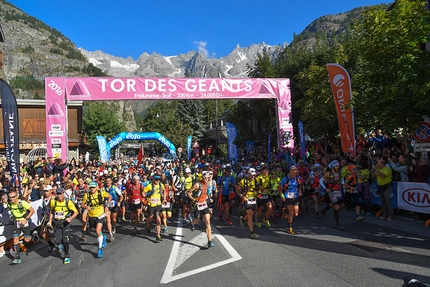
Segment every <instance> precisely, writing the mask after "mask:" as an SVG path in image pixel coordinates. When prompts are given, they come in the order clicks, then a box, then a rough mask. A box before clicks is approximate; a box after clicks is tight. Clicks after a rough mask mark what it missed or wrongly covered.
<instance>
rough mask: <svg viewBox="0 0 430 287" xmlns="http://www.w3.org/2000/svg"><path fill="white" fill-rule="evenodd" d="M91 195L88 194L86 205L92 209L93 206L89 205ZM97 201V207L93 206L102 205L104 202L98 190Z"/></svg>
mask: <svg viewBox="0 0 430 287" xmlns="http://www.w3.org/2000/svg"><path fill="white" fill-rule="evenodd" d="M91 198H92V197H91V193H88V201H87V204H88V205H89V206H90V207H93V205H92V203H91ZM97 199H98V204H97V205H95V206H100V205H104V200H103V196H102V193H101V192H100V190H97Z"/></svg>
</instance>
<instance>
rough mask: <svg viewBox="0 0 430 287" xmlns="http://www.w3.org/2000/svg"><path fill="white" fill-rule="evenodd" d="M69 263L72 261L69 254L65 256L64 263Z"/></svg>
mask: <svg viewBox="0 0 430 287" xmlns="http://www.w3.org/2000/svg"><path fill="white" fill-rule="evenodd" d="M69 263H70V257H69V256H66V257H64V261H63V264H69Z"/></svg>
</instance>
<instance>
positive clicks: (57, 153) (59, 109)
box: [45, 78, 68, 161]
mask: <svg viewBox="0 0 430 287" xmlns="http://www.w3.org/2000/svg"><path fill="white" fill-rule="evenodd" d="M45 99H46V143H47V148H46V152H47V155H48V157H55V158H62V159H63V161H66V160H67V151H68V150H67V149H68V142H67V108H66V79H65V78H64V79H63V78H45Z"/></svg>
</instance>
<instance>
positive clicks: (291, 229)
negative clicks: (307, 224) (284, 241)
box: [287, 227, 294, 235]
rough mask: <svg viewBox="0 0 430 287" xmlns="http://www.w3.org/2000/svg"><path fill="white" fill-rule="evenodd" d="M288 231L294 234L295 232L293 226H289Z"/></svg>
mask: <svg viewBox="0 0 430 287" xmlns="http://www.w3.org/2000/svg"><path fill="white" fill-rule="evenodd" d="M287 233H288V234H291V235H293V234H294V230H293V228H292V227H288V229H287Z"/></svg>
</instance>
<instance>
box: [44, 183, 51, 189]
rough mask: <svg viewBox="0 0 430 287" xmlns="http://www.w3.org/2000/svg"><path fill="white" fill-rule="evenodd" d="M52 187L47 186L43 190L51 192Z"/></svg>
mask: <svg viewBox="0 0 430 287" xmlns="http://www.w3.org/2000/svg"><path fill="white" fill-rule="evenodd" d="M51 189H52V186H50V185H49V184H48V185H47V186H45V188H44V189H43V190H51Z"/></svg>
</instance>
